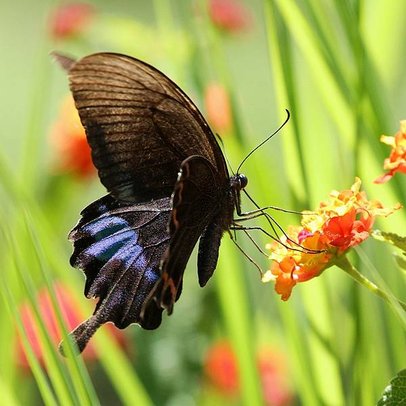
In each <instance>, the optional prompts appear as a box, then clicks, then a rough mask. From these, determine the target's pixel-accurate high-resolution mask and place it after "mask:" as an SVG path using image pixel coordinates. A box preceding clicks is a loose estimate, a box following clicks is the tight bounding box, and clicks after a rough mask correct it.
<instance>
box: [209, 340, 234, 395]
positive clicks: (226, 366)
mask: <svg viewBox="0 0 406 406" xmlns="http://www.w3.org/2000/svg"><path fill="white" fill-rule="evenodd" d="M204 370H205V374H206V376H207V378H208V379H209V381H210V382H211V384H212V385H213V386H214V387H215V388H217V389H218V390H219V391H220V392H222V393H224V394H226V395H235V394H236V393H237V392H238V385H239V383H238V371H237V365H236V360H235V356H234V352H233V349H232V348H231V345H230V344H229V343H228V342H227V341H219V342H217V343H216V344H215V345H213V346H212V347H211V348H210V349H209V351H208V352H207V354H206V360H205V366H204Z"/></svg>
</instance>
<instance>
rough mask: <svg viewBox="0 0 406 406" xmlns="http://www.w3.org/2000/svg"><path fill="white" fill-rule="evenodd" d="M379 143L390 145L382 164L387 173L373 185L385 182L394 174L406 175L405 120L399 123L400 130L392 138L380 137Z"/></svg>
mask: <svg viewBox="0 0 406 406" xmlns="http://www.w3.org/2000/svg"><path fill="white" fill-rule="evenodd" d="M381 142H383V143H384V144H387V145H390V146H391V147H392V151H391V153H390V155H389V158H386V159H385V162H384V164H383V167H384V169H386V170H387V171H388V172H387V173H385V174H384V175H382V176H380V177H379V178H377V179H375V181H374V182H375V183H385V182H387V181H388V180H389V179H391V178H392V177H393V175H394V174H395V173H396V172H399V173H405V174H406V120H403V121H401V122H400V130H399V131H398V132H397V133H396V134H395V136H394V137H388V136H386V135H382V136H381Z"/></svg>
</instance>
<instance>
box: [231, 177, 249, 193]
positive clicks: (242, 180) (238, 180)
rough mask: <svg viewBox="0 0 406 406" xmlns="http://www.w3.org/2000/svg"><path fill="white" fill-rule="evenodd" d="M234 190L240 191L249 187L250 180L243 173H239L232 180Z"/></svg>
mask: <svg viewBox="0 0 406 406" xmlns="http://www.w3.org/2000/svg"><path fill="white" fill-rule="evenodd" d="M230 182H231V187H232V189H233V190H236V191H238V192H239V191H240V190H241V189H244V188H245V187H246V186H247V185H248V178H247V177H246V176H245V175H244V174H243V173H237V174H236V175H234V176H232V177H231V179H230Z"/></svg>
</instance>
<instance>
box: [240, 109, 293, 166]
mask: <svg viewBox="0 0 406 406" xmlns="http://www.w3.org/2000/svg"><path fill="white" fill-rule="evenodd" d="M285 111H286V119H285V121H284V122H283V123H282V124H281V125H280V126H279V127H278V128H277V129H276V130H275V131H274V132H273V133H272V134H271V135H270V136H268V137H267V138H265V139H264V140H263V141H262V142H261V143H260V144H259V145H257V146H256V147H255V148H254V149H253V150H252V151H251V152H250V153H249V154H248V155H247V156H246V157H245V158H244V159H243V160H242V162H241V163H240V166H239V167H238V169H237V173H240V169H241V167H242V166H243V164H244V162H245V161H246V160H247V159H248V158H249V157H250V156H251V155H252V154H253V153H254V152H255V151H256V150H257V149H259V148H261V147H262V145H264V144H265V143H266V142H268V141H269V140H270V139H271V138H272V137H273V136H274V135H275V134H277V133H278V132H279V131H280V130H281V129H282V128H283V127H284V126H285V125H286V123H287V122H288V121H289V119H290V112H289V110H288V109H285Z"/></svg>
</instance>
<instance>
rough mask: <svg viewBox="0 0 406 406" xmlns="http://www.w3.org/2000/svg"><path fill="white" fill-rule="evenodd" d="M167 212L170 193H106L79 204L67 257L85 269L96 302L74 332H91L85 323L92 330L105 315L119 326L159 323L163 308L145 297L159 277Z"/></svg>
mask: <svg viewBox="0 0 406 406" xmlns="http://www.w3.org/2000/svg"><path fill="white" fill-rule="evenodd" d="M169 215H170V198H163V199H158V200H155V201H153V202H148V204H143V203H138V204H133V205H128V204H124V203H120V202H118V201H117V200H115V199H114V198H113V197H112V196H110V195H107V196H104V197H103V198H101V199H99V200H97V201H96V202H94V203H92V204H91V205H90V206H88V207H87V208H86V209H84V210H83V212H82V218H81V220H80V221H79V224H78V225H77V226H76V227H75V228H74V229H73V230H72V231H71V233H70V236H69V237H70V239H71V240H72V241H73V244H74V252H73V254H72V257H71V263H72V265H73V266H75V267H77V268H80V269H82V270H83V272H84V273H85V274H86V287H85V294H86V296H87V297H89V298H90V297H97V298H99V302H98V304H97V306H96V310H95V312H94V315H93V316H92V318H90V319H89V320H87V321H85V322H84V323H83V325H81V327H80V328H79V329H77V331H76V334H78V332H80V335H81V337H88V338H90V336H89V331H87V330H86V326H88V329H90V330H92V329H93V328H94V326H95V325H97V326H99V325H101V324H103V323H106V322H108V321H111V322H113V323H114V324H115V325H116V326H117V327H119V328H124V327H126V326H128V325H129V324H131V323H139V324H140V325H141V326H142V327H144V328H146V329H154V328H156V327H158V326H159V324H160V322H161V314H162V309H161V308H160V307H159V306H157V305H156V304H155V303H148V306H146V304H145V303H146V300H147V298H148V296H149V293H150V291H151V289H152V288H153V287H154V286H155V284H156V283H157V281H158V280H159V278H160V269H159V266H160V261H161V258H162V255H163V253H164V252H165V251H166V249H167V247H168V244H169V234H168V228H167V225H168V221H169ZM145 306H146V307H145ZM141 310H143V315H142V317H141ZM93 332H94V331H93ZM79 341H80V340H79ZM78 344H79V347H80V346H81V343H80V342H78Z"/></svg>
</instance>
